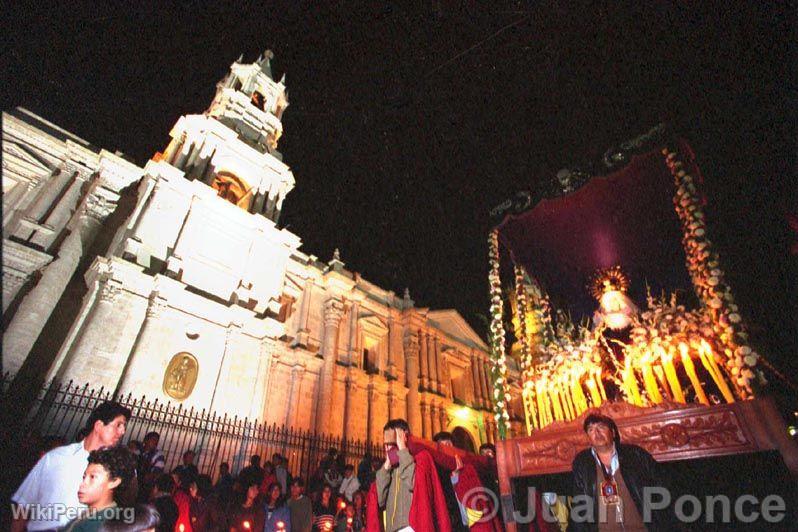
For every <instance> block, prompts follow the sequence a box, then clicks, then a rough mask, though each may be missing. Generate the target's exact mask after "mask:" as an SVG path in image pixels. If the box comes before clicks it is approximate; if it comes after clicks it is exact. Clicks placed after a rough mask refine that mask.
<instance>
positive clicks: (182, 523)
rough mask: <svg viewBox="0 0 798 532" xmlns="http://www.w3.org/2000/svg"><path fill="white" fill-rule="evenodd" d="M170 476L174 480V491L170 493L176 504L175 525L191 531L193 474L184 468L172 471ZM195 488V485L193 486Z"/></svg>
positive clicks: (185, 530) (192, 528)
mask: <svg viewBox="0 0 798 532" xmlns="http://www.w3.org/2000/svg"><path fill="white" fill-rule="evenodd" d="M172 478H173V479H174V480H175V486H176V488H175V491H174V493H173V494H172V500H173V501H175V504H176V505H177V527H178V529H179V530H181V532H193V531H194V527H193V526H192V519H191V505H192V497H191V488H192V486H194V482H195V478H194V475H193V474H192V473H191V472H190V471H188V470H185V469H181V470H178V471H176V472H174V473H172ZM194 489H195V490H196V486H194Z"/></svg>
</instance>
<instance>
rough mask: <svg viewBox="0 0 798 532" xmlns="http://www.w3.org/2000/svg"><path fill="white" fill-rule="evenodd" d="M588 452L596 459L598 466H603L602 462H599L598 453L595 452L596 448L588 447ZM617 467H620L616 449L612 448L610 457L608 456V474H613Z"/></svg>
mask: <svg viewBox="0 0 798 532" xmlns="http://www.w3.org/2000/svg"><path fill="white" fill-rule="evenodd" d="M590 452H591V453H593V458H595V459H596V462H598V465H599V467H604V464H602V463H601V460H600V459H599V457H598V454H596V450H595V449H594V448H593V447H591V448H590ZM618 467H620V464H619V463H618V449H613V450H612V458H610V471H609V473H610V475H615V472H616V471H618Z"/></svg>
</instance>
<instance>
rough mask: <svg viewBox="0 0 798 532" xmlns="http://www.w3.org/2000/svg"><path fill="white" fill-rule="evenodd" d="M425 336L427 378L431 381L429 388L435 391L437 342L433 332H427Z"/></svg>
mask: <svg viewBox="0 0 798 532" xmlns="http://www.w3.org/2000/svg"><path fill="white" fill-rule="evenodd" d="M425 337H426V339H427V379H428V381H429V385H428V386H427V390H429V391H431V392H435V391H436V388H435V385H436V382H435V380H436V377H435V375H434V373H433V372H434V371H435V344H434V342H433V338H432V335H431V334H426V335H425Z"/></svg>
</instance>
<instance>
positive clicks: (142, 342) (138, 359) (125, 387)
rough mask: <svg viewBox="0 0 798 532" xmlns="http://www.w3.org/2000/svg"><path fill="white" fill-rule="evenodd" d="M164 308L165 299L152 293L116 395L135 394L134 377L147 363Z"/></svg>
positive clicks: (156, 293)
mask: <svg viewBox="0 0 798 532" xmlns="http://www.w3.org/2000/svg"><path fill="white" fill-rule="evenodd" d="M166 307H167V304H166V299H164V298H162V297H160V296H159V295H158V292H157V291H154V292H153V293H152V295H150V298H149V302H148V304H147V311H146V314H145V315H144V323H143V324H142V325H141V329H139V333H138V335H136V340H135V341H134V342H133V347H131V348H130V353H128V355H127V360H126V362H125V367H124V368H123V369H122V375H120V377H119V383H118V384H117V386H116V393H117V394H126V393H133V394H135V391H136V390H134V389H133V388H134V386H135V382H134V376H135V375H136V374H138V373H139V371H138V368H139V367H141V366H145V365H147V363H148V361H147V353H148V352H149V349H148V348H149V346H150V344H152V340H153V335H155V334H156V331H157V329H158V322H159V321H160V319H161V315H162V314H163V311H164V310H165V309H166Z"/></svg>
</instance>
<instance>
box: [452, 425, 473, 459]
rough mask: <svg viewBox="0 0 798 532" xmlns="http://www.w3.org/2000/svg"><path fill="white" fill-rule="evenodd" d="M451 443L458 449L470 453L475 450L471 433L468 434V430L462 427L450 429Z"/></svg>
mask: <svg viewBox="0 0 798 532" xmlns="http://www.w3.org/2000/svg"><path fill="white" fill-rule="evenodd" d="M452 443H453V444H454V446H455V447H457V448H458V449H462V450H464V451H468V452H470V453H475V452H476V446H475V445H474V439H473V438H471V434H469V433H468V431H467V430H466V429H464V428H463V427H455V428H454V429H452Z"/></svg>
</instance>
